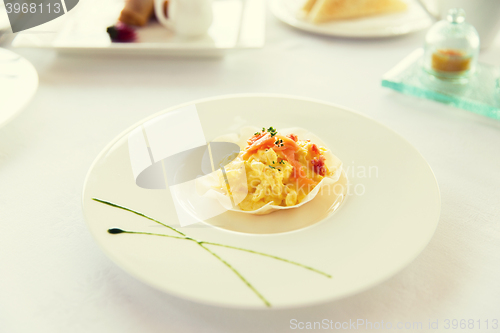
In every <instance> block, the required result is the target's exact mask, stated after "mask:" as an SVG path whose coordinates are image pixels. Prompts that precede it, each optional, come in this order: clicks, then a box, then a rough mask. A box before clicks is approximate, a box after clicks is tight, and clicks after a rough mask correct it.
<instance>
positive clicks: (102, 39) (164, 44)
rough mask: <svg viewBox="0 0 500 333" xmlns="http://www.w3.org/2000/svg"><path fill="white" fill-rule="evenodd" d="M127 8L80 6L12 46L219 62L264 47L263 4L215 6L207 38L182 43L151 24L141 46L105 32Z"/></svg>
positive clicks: (219, 2)
mask: <svg viewBox="0 0 500 333" xmlns="http://www.w3.org/2000/svg"><path fill="white" fill-rule="evenodd" d="M123 6H124V2H123V0H87V1H80V3H79V4H78V5H77V6H76V7H75V9H73V10H72V11H70V12H68V13H67V14H65V15H64V16H62V17H60V18H57V19H56V20H54V21H52V22H49V23H47V24H44V25H41V26H39V27H35V28H32V29H29V30H26V31H25V32H20V33H19V34H18V35H17V37H16V38H15V39H14V41H13V42H12V45H13V46H14V47H40V48H54V49H57V50H58V51H60V52H63V53H77V54H82V53H85V54H89V53H90V54H96V53H97V54H103V53H104V54H149V55H182V56H197V57H199V56H220V55H223V54H224V53H225V52H227V51H228V50H232V49H242V48H260V47H263V46H264V41H265V4H264V0H215V1H214V2H213V10H214V22H213V23H212V26H211V27H210V29H209V31H208V33H207V35H206V36H205V37H201V38H193V39H185V38H180V37H178V36H176V35H175V34H174V33H172V32H171V31H169V30H168V29H166V28H164V27H163V26H161V25H160V24H159V23H156V22H150V23H149V24H148V25H147V26H145V27H141V28H137V30H136V31H137V36H138V39H137V41H136V42H134V43H112V42H111V40H110V38H109V36H108V34H107V33H106V27H108V26H111V25H114V24H116V22H117V20H118V16H119V15H120V11H121V10H122V8H123ZM54 26H56V27H55V28H54ZM52 30H53V32H48V33H47V31H52ZM44 32H45V33H44Z"/></svg>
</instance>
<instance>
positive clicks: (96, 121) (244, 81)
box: [0, 13, 500, 333]
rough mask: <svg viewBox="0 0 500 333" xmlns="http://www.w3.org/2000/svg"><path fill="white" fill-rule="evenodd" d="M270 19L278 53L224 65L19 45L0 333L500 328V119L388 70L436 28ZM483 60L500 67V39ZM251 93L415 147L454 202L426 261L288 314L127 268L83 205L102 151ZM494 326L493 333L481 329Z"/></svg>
mask: <svg viewBox="0 0 500 333" xmlns="http://www.w3.org/2000/svg"><path fill="white" fill-rule="evenodd" d="M266 23H267V28H266V33H267V36H266V46H265V47H264V49H257V50H243V51H237V52H233V53H230V54H228V55H227V56H226V57H224V58H220V59H179V58H177V59H176V58H152V57H147V58H140V57H105V56H100V57H75V56H61V55H58V54H57V53H55V52H53V51H50V50H30V49H22V50H21V49H15V50H14V51H15V52H18V53H19V54H20V55H22V56H24V57H26V58H27V59H28V60H29V61H31V62H32V63H33V64H34V66H35V67H36V68H37V70H38V73H39V78H40V86H39V90H38V92H37V94H36V95H35V97H34V99H33V100H32V102H31V103H30V104H29V106H28V107H27V108H26V109H25V110H24V111H23V112H21V113H20V114H19V115H18V116H17V117H16V118H15V119H13V120H12V121H11V122H10V123H8V124H7V125H5V126H4V127H2V128H0V228H1V229H0V230H1V231H0V332H2V333H3V332H5V333H14V332H37V333H42V332H50V333H54V332H122V333H124V332H150V333H153V332H262V333H264V332H287V331H290V330H291V329H290V320H292V319H296V320H297V321H299V322H300V321H302V322H308V321H310V322H312V321H321V320H323V319H328V320H333V321H334V322H336V321H340V322H344V321H347V322H348V321H349V320H351V321H356V320H357V319H363V320H368V321H371V322H380V321H382V320H383V321H384V322H387V321H391V322H393V324H394V325H396V323H397V322H402V323H405V322H411V323H413V322H417V321H421V322H422V323H423V324H424V327H427V325H428V322H429V320H431V321H436V320H439V325H440V328H442V327H444V320H445V319H458V320H460V319H466V320H468V319H474V320H478V319H481V320H483V321H484V320H489V322H490V325H491V323H492V320H493V319H498V320H500V313H499V312H498V309H499V308H500V301H499V300H500V284H499V282H498V281H500V265H499V264H498V263H499V262H500V206H499V205H498V203H499V198H500V122H498V121H495V120H491V119H488V118H483V117H481V116H478V115H474V114H471V113H469V112H467V111H463V110H459V109H455V108H452V107H449V106H446V105H443V104H439V103H436V102H432V101H427V100H420V99H416V98H414V97H409V96H404V95H400V94H398V93H396V92H393V91H391V90H389V89H386V88H382V87H381V85H380V80H381V76H382V75H383V74H384V73H385V72H386V71H387V70H389V69H390V68H392V67H393V66H394V65H395V64H396V63H397V62H398V61H400V60H401V59H402V58H403V57H404V56H406V55H407V54H409V53H410V52H411V51H413V50H414V49H415V48H417V47H420V46H421V44H422V42H423V38H424V35H425V31H423V32H419V33H415V34H411V35H408V36H402V37H397V38H390V39H373V40H350V39H336V38H325V37H320V36H314V35H310V34H307V33H304V32H300V31H297V30H294V29H292V28H290V27H288V26H286V25H284V24H282V23H280V22H278V21H277V19H275V18H274V17H273V16H272V15H271V14H270V13H268V15H267V22H266ZM3 46H4V47H8V39H7V40H5V41H4V43H3ZM480 60H482V61H485V62H489V63H492V64H496V65H500V36H498V38H497V39H496V41H495V43H494V44H493V46H491V47H490V48H489V49H487V50H485V51H483V52H482V55H481V58H480ZM244 92H264V93H281V94H289V95H299V96H305V97H311V98H316V99H320V100H324V101H328V102H333V103H337V104H340V105H343V106H346V107H348V108H351V109H353V110H357V111H359V112H362V113H364V114H366V115H368V116H370V117H373V118H375V119H376V120H379V121H380V122H382V123H384V124H386V125H387V126H389V127H391V128H392V129H394V130H395V131H396V132H398V133H400V134H401V135H403V136H404V137H405V138H406V139H407V140H409V141H410V142H411V143H412V144H413V145H415V146H416V147H417V149H419V150H420V152H421V153H422V154H423V156H424V157H425V158H426V159H427V160H428V162H429V163H430V165H431V167H432V168H433V170H434V172H435V174H436V177H437V180H438V182H439V186H440V189H441V195H442V213H441V220H440V224H439V226H438V228H437V231H436V234H435V236H434V238H433V239H432V240H431V242H430V244H429V245H428V246H427V248H426V249H425V250H424V251H423V253H422V254H421V255H420V256H419V257H418V258H417V259H416V260H415V261H414V262H413V263H411V264H410V265H409V266H408V267H407V268H406V269H404V270H403V271H402V272H400V273H399V274H397V275H396V276H394V277H393V278H391V279H389V280H388V281H386V282H384V283H382V284H381V285H378V286H376V287H374V288H372V289H370V290H367V291H365V292H362V293H360V294H358V295H355V296H352V297H349V298H346V299H343V300H340V301H335V302H331V303H328V304H324V305H318V306H313V307H307V308H300V309H292V310H280V311H243V310H233V309H221V308H214V307H209V306H205V305H200V304H196V303H192V302H189V301H185V300H181V299H178V298H175V297H172V296H169V295H165V294H162V293H160V292H157V291H156V290H154V289H152V288H150V287H149V286H147V285H145V284H143V283H141V282H139V281H137V280H135V279H134V278H132V277H131V276H129V275H128V274H126V273H125V272H123V271H122V270H121V269H120V268H118V267H117V266H116V265H115V264H113V263H112V262H111V261H110V260H109V259H108V258H107V257H106V256H105V255H104V253H103V252H101V250H100V249H99V248H98V247H97V245H96V243H95V242H94V241H93V239H92V237H91V236H90V233H89V231H88V230H87V228H86V226H85V222H84V219H83V215H82V209H81V202H80V201H81V191H82V187H83V182H84V178H85V175H86V173H87V171H88V169H89V167H90V164H91V163H92V161H93V160H94V158H95V157H96V156H97V154H98V153H99V152H100V151H101V149H102V148H103V147H104V146H105V145H106V144H107V143H108V142H109V141H110V140H111V139H113V138H114V137H115V136H117V135H118V134H119V133H120V132H122V131H123V130H124V129H126V128H127V127H129V126H131V125H132V124H134V123H135V122H137V121H139V120H141V119H143V118H144V117H146V116H148V115H151V114H153V113H155V112H158V111H160V110H162V109H164V108H167V107H169V106H172V105H175V104H178V103H182V102H186V101H190V100H194V99H199V98H204V97H210V96H214V95H223V94H233V93H244ZM339 144H341V143H339ZM299 246H300V245H299ZM482 327H484V326H482ZM483 330H484V331H486V332H490V331H493V330H492V328H491V326H490V329H489V330H486V329H484V328H483V329H481V330H480V331H479V330H473V331H475V332H482V331H483ZM358 331H359V332H363V331H364V330H363V329H360V330H358ZM406 331H409V332H410V331H415V332H416V331H417V330H411V329H410V330H406Z"/></svg>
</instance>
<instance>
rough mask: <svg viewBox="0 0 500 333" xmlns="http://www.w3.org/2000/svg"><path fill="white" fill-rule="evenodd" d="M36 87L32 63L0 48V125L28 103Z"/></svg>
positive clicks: (36, 81)
mask: <svg viewBox="0 0 500 333" xmlns="http://www.w3.org/2000/svg"><path fill="white" fill-rule="evenodd" d="M37 88H38V74H37V72H36V69H35V68H34V67H33V65H32V64H31V63H30V62H29V61H28V60H26V59H24V58H22V57H21V56H19V55H17V54H16V53H14V52H11V51H9V50H6V49H2V48H0V126H2V125H4V124H5V123H6V122H7V121H8V120H10V119H11V118H12V117H13V116H14V115H15V114H16V113H17V112H19V111H21V110H22V109H23V108H24V107H25V106H26V105H27V104H28V102H29V101H30V100H31V98H32V97H33V96H34V95H35V92H36V89H37Z"/></svg>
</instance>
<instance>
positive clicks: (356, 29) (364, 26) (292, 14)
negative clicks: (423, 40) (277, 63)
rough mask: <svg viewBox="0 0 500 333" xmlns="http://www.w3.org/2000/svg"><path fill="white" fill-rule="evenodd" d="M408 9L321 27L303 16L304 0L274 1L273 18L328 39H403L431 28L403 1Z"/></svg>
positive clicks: (421, 14)
mask: <svg viewBox="0 0 500 333" xmlns="http://www.w3.org/2000/svg"><path fill="white" fill-rule="evenodd" d="M403 1H405V2H406V3H407V4H408V9H407V10H406V11H405V12H402V13H395V14H386V15H377V16H371V17H366V18H359V19H349V20H339V21H334V22H327V23H322V24H314V23H312V22H308V21H307V20H305V19H304V18H303V15H302V14H301V8H302V6H303V4H304V3H305V0H271V2H270V6H271V11H272V12H273V14H274V15H275V16H276V17H277V18H278V19H280V20H281V21H283V22H285V23H286V24H289V25H291V26H292V27H295V28H297V29H300V30H304V31H308V32H312V33H317V34H321V35H328V36H339V37H357V38H376V37H389V36H397V35H404V34H407V33H410V32H414V31H418V30H422V29H425V28H427V27H429V26H430V25H431V24H432V20H431V19H430V17H429V15H428V14H427V13H426V12H425V10H424V9H423V8H422V7H421V6H420V5H419V4H418V3H417V2H416V1H415V0H403Z"/></svg>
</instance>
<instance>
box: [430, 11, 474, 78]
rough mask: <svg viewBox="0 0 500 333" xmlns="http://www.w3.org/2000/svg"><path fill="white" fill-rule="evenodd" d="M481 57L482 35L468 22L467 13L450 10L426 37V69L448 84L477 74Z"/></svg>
mask: <svg viewBox="0 0 500 333" xmlns="http://www.w3.org/2000/svg"><path fill="white" fill-rule="evenodd" d="M478 54H479V35H478V33H477V31H476V29H475V28H474V27H473V26H472V25H470V24H469V23H467V22H465V11H464V10H463V9H459V8H454V9H450V11H449V12H448V16H447V19H446V20H442V21H439V22H437V23H436V24H434V25H433V26H432V28H431V29H430V30H429V32H428V33H427V35H426V36H425V54H424V64H423V65H424V69H425V70H426V71H427V72H428V73H430V74H432V75H433V76H435V77H437V78H439V79H444V80H462V79H466V78H467V77H468V76H470V75H471V74H472V73H474V70H475V67H476V63H477V56H478Z"/></svg>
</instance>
